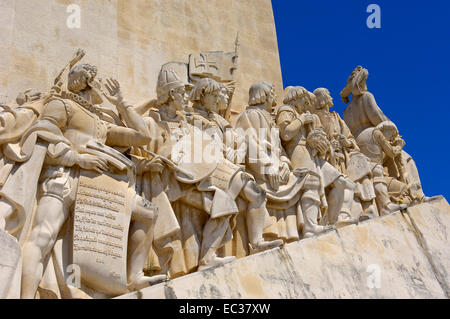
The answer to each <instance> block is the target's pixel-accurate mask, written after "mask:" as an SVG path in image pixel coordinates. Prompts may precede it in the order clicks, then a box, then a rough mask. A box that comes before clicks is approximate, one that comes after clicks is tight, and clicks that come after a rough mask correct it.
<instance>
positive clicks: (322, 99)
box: [314, 91, 333, 110]
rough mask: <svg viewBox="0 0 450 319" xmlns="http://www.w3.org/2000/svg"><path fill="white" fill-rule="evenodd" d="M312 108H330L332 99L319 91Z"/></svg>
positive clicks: (327, 94)
mask: <svg viewBox="0 0 450 319" xmlns="http://www.w3.org/2000/svg"><path fill="white" fill-rule="evenodd" d="M314 107H315V109H316V110H321V109H324V108H326V107H328V108H331V107H333V98H332V97H331V96H330V94H329V93H327V92H324V91H321V92H320V93H318V94H316V103H315V104H314Z"/></svg>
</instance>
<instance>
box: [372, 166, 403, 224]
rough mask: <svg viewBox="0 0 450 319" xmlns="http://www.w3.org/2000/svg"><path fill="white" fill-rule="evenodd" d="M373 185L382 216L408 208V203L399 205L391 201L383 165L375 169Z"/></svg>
mask: <svg viewBox="0 0 450 319" xmlns="http://www.w3.org/2000/svg"><path fill="white" fill-rule="evenodd" d="M373 177H374V181H373V186H374V188H375V194H376V195H377V197H376V202H377V206H378V211H379V213H380V216H384V215H389V214H393V213H395V212H396V211H399V210H400V209H404V208H406V205H398V204H394V203H392V202H391V199H390V197H389V192H388V187H387V184H386V180H385V177H384V175H383V167H382V166H381V165H377V166H376V167H375V168H374V170H373Z"/></svg>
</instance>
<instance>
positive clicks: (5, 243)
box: [0, 230, 22, 299]
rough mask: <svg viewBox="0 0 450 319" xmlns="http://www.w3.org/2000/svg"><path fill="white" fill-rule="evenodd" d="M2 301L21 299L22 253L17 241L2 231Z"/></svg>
mask: <svg viewBox="0 0 450 319" xmlns="http://www.w3.org/2000/svg"><path fill="white" fill-rule="evenodd" d="M0 247H1V250H0V299H4V298H7V297H8V298H19V296H20V295H19V291H20V289H19V288H20V274H21V270H22V267H21V265H22V252H21V249H20V246H19V243H18V242H17V240H16V239H15V238H14V237H12V236H10V235H8V234H7V233H6V232H4V231H2V230H0Z"/></svg>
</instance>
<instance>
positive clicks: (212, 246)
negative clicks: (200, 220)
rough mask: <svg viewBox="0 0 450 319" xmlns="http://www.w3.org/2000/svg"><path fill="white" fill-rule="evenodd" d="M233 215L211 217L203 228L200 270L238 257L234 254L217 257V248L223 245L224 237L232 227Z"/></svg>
mask: <svg viewBox="0 0 450 319" xmlns="http://www.w3.org/2000/svg"><path fill="white" fill-rule="evenodd" d="M230 218H231V216H230V215H228V216H223V217H218V218H210V219H209V220H208V221H207V222H206V224H205V227H204V228H203V239H202V248H201V256H202V257H201V258H200V262H199V268H198V269H199V270H202V269H206V268H210V267H213V266H215V265H219V264H224V263H227V262H230V261H233V260H234V259H236V257H234V256H228V257H223V258H220V257H217V254H216V252H217V250H218V249H219V248H220V247H221V246H223V244H224V243H223V238H224V237H225V235H226V233H227V231H228V228H229V227H230Z"/></svg>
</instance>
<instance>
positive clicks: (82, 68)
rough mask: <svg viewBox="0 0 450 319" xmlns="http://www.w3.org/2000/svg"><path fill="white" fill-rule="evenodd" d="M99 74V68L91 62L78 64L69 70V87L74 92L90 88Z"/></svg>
mask: <svg viewBox="0 0 450 319" xmlns="http://www.w3.org/2000/svg"><path fill="white" fill-rule="evenodd" d="M96 76H97V68H96V67H95V66H93V65H90V64H77V65H75V66H74V67H73V68H72V69H71V70H70V72H69V79H68V80H69V81H68V84H67V88H68V89H69V91H71V92H73V93H76V94H78V93H80V92H81V91H83V90H86V89H89V88H90V87H91V86H90V84H91V83H92V82H93V81H94V80H95V77H96Z"/></svg>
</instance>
